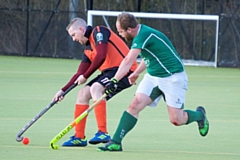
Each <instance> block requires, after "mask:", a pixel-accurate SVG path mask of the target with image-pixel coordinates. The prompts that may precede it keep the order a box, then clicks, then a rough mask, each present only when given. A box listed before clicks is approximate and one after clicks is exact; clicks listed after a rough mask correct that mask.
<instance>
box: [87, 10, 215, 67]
mask: <svg viewBox="0 0 240 160" xmlns="http://www.w3.org/2000/svg"><path fill="white" fill-rule="evenodd" d="M121 13H122V12H120V11H99V10H88V13H87V23H88V24H89V25H93V16H103V17H104V18H105V16H109V17H112V16H113V17H117V16H118V15H119V14H121ZM128 13H131V14H133V15H134V16H135V17H138V18H155V19H170V20H172V19H173V20H174V19H175V20H197V21H198V20H201V21H215V24H216V26H215V47H214V61H202V60H191V59H183V62H184V65H191V66H212V67H217V56H218V30H219V16H218V15H197V14H166V13H145V12H128ZM105 20H106V19H105ZM98 25H99V24H98Z"/></svg>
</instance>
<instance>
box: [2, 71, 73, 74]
mask: <svg viewBox="0 0 240 160" xmlns="http://www.w3.org/2000/svg"><path fill="white" fill-rule="evenodd" d="M0 73H5V74H74V71H73V72H71V73H70V72H26V71H0Z"/></svg>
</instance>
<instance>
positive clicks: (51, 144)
mask: <svg viewBox="0 0 240 160" xmlns="http://www.w3.org/2000/svg"><path fill="white" fill-rule="evenodd" d="M50 146H51V148H52V149H54V150H57V149H58V148H59V146H58V145H56V144H55V143H53V142H50Z"/></svg>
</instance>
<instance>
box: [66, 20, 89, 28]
mask: <svg viewBox="0 0 240 160" xmlns="http://www.w3.org/2000/svg"><path fill="white" fill-rule="evenodd" d="M70 27H74V29H75V28H80V27H83V28H87V23H86V21H85V20H84V19H82V18H78V17H76V18H73V19H72V20H71V22H70V23H69V24H68V26H67V27H66V30H67V31H68V30H69V28H70Z"/></svg>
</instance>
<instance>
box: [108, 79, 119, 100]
mask: <svg viewBox="0 0 240 160" xmlns="http://www.w3.org/2000/svg"><path fill="white" fill-rule="evenodd" d="M117 83H118V81H117V80H116V79H115V78H112V79H111V80H110V81H109V82H108V84H107V85H106V86H105V88H106V89H105V93H106V94H107V95H108V96H109V97H112V94H113V93H114V92H116V90H117V87H118V85H117Z"/></svg>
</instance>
